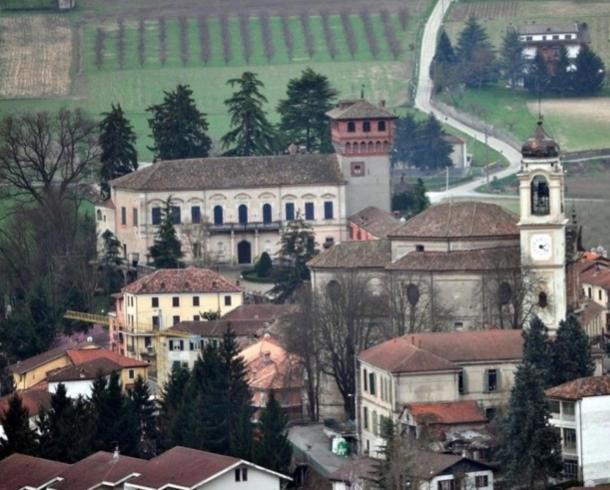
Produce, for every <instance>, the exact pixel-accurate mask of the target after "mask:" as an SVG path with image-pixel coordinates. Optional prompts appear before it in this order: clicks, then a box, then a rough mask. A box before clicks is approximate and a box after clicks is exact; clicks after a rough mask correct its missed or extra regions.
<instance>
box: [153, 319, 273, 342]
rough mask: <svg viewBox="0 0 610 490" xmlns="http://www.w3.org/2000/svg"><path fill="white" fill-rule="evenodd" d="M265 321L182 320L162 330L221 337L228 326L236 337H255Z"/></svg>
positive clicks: (261, 331)
mask: <svg viewBox="0 0 610 490" xmlns="http://www.w3.org/2000/svg"><path fill="white" fill-rule="evenodd" d="M266 327H267V322H265V321H264V320H224V319H223V320H209V321H197V322H196V321H184V322H180V323H177V324H176V325H174V326H173V327H171V328H168V329H167V330H164V331H163V332H162V333H164V334H167V333H169V334H173V333H175V334H178V335H180V334H187V335H196V336H200V337H206V338H207V337H222V336H223V335H224V334H225V332H226V331H227V330H228V329H229V328H230V329H231V330H232V331H233V332H234V333H235V336H236V337H255V336H258V335H261V334H262V333H263V331H264V330H265V328H266Z"/></svg>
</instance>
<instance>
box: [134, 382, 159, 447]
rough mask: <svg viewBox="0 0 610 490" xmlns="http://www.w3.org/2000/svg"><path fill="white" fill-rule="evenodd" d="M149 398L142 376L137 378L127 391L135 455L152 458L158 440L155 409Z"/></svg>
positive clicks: (148, 391)
mask: <svg viewBox="0 0 610 490" xmlns="http://www.w3.org/2000/svg"><path fill="white" fill-rule="evenodd" d="M150 396H151V395H150V390H149V389H148V385H147V384H146V382H145V381H144V379H143V378H142V376H138V377H137V378H136V380H135V382H134V384H133V388H132V389H131V390H129V397H128V407H129V411H130V412H131V413H132V414H133V419H134V426H135V439H136V441H137V455H138V456H140V457H150V456H154V454H155V452H156V442H157V440H158V433H157V424H156V419H155V410H156V409H155V405H154V403H153V401H152V400H151V398H150Z"/></svg>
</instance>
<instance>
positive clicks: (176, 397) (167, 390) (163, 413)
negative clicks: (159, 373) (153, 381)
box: [158, 363, 190, 449]
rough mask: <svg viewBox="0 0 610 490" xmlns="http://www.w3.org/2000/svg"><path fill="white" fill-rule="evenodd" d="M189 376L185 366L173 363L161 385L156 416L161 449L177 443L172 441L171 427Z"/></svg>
mask: <svg viewBox="0 0 610 490" xmlns="http://www.w3.org/2000/svg"><path fill="white" fill-rule="evenodd" d="M189 376H190V373H189V370H188V369H187V368H185V367H183V366H182V365H181V364H180V363H178V364H174V365H173V366H172V371H171V373H170V375H169V378H168V380H167V382H166V383H165V385H164V386H163V390H162V392H161V402H160V404H159V418H158V427H159V435H158V437H159V439H158V446H159V447H160V448H161V449H170V448H171V447H173V446H175V445H176V444H178V443H177V442H174V441H173V435H172V429H173V427H174V425H175V420H176V416H177V414H178V411H179V409H180V407H181V405H182V400H183V398H184V391H185V388H186V385H187V383H188V382H189Z"/></svg>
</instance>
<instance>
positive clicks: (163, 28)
mask: <svg viewBox="0 0 610 490" xmlns="http://www.w3.org/2000/svg"><path fill="white" fill-rule="evenodd" d="M159 61H161V64H162V65H165V63H166V62H167V22H166V21H165V17H159Z"/></svg>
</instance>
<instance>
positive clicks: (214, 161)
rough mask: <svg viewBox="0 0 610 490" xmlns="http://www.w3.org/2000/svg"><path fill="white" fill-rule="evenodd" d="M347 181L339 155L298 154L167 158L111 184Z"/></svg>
mask: <svg viewBox="0 0 610 490" xmlns="http://www.w3.org/2000/svg"><path fill="white" fill-rule="evenodd" d="M343 183H344V178H343V175H342V173H341V170H340V168H339V163H338V161H337V155H335V154H330V155H318V154H307V155H303V154H296V155H277V156H256V157H215V158H199V159H191V160H166V161H161V162H157V163H155V164H153V165H150V166H148V167H145V168H142V169H140V170H136V171H135V172H132V173H130V174H127V175H124V176H123V177H119V178H118V179H114V180H112V181H111V182H110V185H111V186H112V187H113V188H118V189H129V190H136V191H182V190H206V189H247V188H256V187H270V186H279V185H296V186H299V185H323V184H331V185H333V184H334V185H339V184H343Z"/></svg>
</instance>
